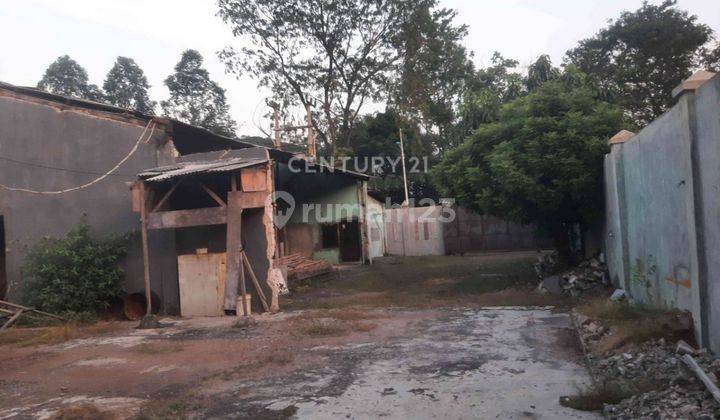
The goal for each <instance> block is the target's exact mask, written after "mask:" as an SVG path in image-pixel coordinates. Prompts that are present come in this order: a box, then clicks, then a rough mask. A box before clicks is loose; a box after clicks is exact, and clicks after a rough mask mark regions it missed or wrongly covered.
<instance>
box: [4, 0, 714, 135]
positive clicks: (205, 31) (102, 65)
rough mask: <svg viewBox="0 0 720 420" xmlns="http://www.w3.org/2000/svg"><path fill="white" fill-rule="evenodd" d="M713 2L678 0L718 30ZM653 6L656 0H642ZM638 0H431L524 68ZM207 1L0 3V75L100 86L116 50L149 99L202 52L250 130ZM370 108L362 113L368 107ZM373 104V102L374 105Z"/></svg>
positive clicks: (477, 48)
mask: <svg viewBox="0 0 720 420" xmlns="http://www.w3.org/2000/svg"><path fill="white" fill-rule="evenodd" d="M717 1H718V0H678V7H679V8H681V9H685V10H688V11H690V12H691V13H692V14H695V15H697V16H698V18H699V20H700V22H703V23H705V24H708V25H710V27H712V28H713V30H715V31H716V32H717V33H718V34H720V7H718V3H717ZM650 2H651V3H659V2H660V0H651V1H650ZM641 4H642V0H440V5H441V6H442V7H449V8H452V9H456V10H457V11H458V17H457V20H456V21H457V23H458V24H466V25H468V27H469V28H468V32H469V33H468V36H467V38H466V39H465V40H464V45H465V47H466V48H467V49H468V50H470V51H472V52H473V54H474V61H475V64H476V66H477V67H484V66H487V65H489V64H490V58H491V57H492V54H493V52H494V51H500V52H501V53H502V54H503V55H504V56H505V57H507V58H514V59H516V60H518V61H519V62H520V65H521V66H527V65H528V64H530V63H532V62H533V61H534V60H535V59H536V58H537V57H538V56H540V55H542V54H549V55H550V57H551V58H552V60H553V62H554V63H555V64H560V63H561V61H562V57H563V55H564V54H565V52H566V51H567V50H568V49H570V48H572V47H574V46H575V45H576V44H577V42H578V41H579V40H581V39H584V38H587V37H590V36H592V35H593V34H595V33H596V32H597V31H598V30H599V29H600V28H602V27H604V26H605V25H606V24H607V21H608V19H613V18H616V17H618V16H619V15H620V13H621V12H622V11H623V10H635V9H637V8H638V7H640V5H641ZM216 8H217V7H216V2H215V0H62V1H58V0H0V40H2V41H0V81H3V82H6V83H12V84H15V85H24V86H35V85H36V84H37V82H38V81H39V80H40V78H41V77H42V75H43V73H44V72H45V69H46V68H47V66H48V65H49V64H50V63H51V62H53V61H54V60H55V59H56V58H57V57H58V56H60V55H64V54H68V55H70V56H71V57H72V58H73V59H75V60H76V61H77V62H78V63H80V64H81V65H82V66H83V67H84V68H85V69H86V70H87V71H88V74H89V77H90V81H91V82H92V83H95V84H97V85H102V83H103V80H104V79H105V75H106V74H107V72H108V70H110V68H111V67H112V65H113V63H114V62H115V59H116V57H117V56H119V55H122V56H128V57H131V58H133V59H134V60H135V61H136V62H137V63H138V64H139V65H140V67H141V68H142V69H143V70H144V71H145V74H146V76H147V78H148V81H149V82H150V84H151V85H152V87H151V89H150V96H151V97H152V99H154V100H158V101H159V100H162V99H165V98H166V97H167V96H168V91H167V89H166V88H165V86H164V85H163V80H164V79H165V78H166V77H167V76H168V75H169V74H171V73H172V71H173V67H174V66H175V64H176V63H177V61H178V60H179V58H180V54H181V53H182V51H184V50H186V49H189V48H193V49H196V50H198V51H200V53H201V54H202V55H203V56H204V57H205V67H206V68H207V69H208V71H209V72H210V75H211V77H212V78H213V80H215V81H217V82H218V83H219V84H220V85H221V86H222V87H223V88H225V89H226V90H227V96H228V100H229V103H230V110H231V114H232V117H233V118H234V119H235V120H236V121H237V122H238V134H239V135H258V134H260V133H261V131H260V129H259V128H258V126H259V125H260V126H263V127H267V126H268V124H269V122H268V121H264V120H263V119H262V117H261V116H262V114H263V113H265V112H266V111H267V110H266V109H265V105H264V99H265V98H266V96H267V92H266V91H263V90H262V89H258V87H257V84H256V82H255V81H254V80H252V79H250V78H249V77H247V76H241V77H239V78H238V77H237V76H236V75H234V74H227V73H226V72H225V67H224V65H223V63H222V62H221V61H220V60H219V59H218V58H217V56H216V53H217V51H219V50H221V49H222V48H224V47H225V46H228V45H238V42H239V41H238V40H236V39H234V38H233V36H232V34H231V33H230V30H229V28H228V27H227V26H226V25H225V24H224V23H223V22H222V21H221V20H220V18H218V17H217V16H216V15H215V13H216ZM372 107H373V106H372V105H371V107H370V108H368V109H366V111H372V110H373V109H372ZM375 107H376V108H377V105H375Z"/></svg>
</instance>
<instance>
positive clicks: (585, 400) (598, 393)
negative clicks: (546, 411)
mask: <svg viewBox="0 0 720 420" xmlns="http://www.w3.org/2000/svg"><path fill="white" fill-rule="evenodd" d="M659 389H662V385H659V384H657V383H653V382H652V381H650V380H648V379H647V378H643V379H637V380H623V381H611V382H601V383H596V384H594V385H591V386H589V387H587V388H582V389H579V390H578V393H577V394H575V395H570V396H566V397H561V398H560V404H561V405H563V406H565V407H570V408H574V409H576V410H583V411H600V410H602V409H603V407H604V405H605V404H617V403H619V402H620V401H622V400H624V399H626V398H630V397H632V396H634V395H639V394H644V393H646V392H650V391H656V390H659Z"/></svg>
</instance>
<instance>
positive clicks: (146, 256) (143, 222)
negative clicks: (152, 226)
mask: <svg viewBox="0 0 720 420" xmlns="http://www.w3.org/2000/svg"><path fill="white" fill-rule="evenodd" d="M147 198H148V194H147V185H145V182H144V181H143V182H141V183H140V235H141V238H142V251H143V283H144V285H145V306H146V309H147V311H146V313H145V314H146V315H150V314H152V297H151V289H150V251H149V248H148V207H149V206H148V201H147Z"/></svg>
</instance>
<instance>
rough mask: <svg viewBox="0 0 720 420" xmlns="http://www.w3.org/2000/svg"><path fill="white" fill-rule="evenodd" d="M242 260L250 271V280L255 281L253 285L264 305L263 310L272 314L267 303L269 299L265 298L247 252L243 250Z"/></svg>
mask: <svg viewBox="0 0 720 420" xmlns="http://www.w3.org/2000/svg"><path fill="white" fill-rule="evenodd" d="M242 260H243V263H244V265H245V269H246V270H247V271H248V274H250V278H251V279H252V281H253V284H254V285H255V290H257V294H258V297H259V298H260V303H262V307H263V309H265V312H270V307H269V306H268V303H267V298H266V297H265V292H263V289H262V287H260V282H258V279H257V277H255V271H254V270H253V268H252V266H251V265H250V260H248V257H247V252H245V250H243V252H242Z"/></svg>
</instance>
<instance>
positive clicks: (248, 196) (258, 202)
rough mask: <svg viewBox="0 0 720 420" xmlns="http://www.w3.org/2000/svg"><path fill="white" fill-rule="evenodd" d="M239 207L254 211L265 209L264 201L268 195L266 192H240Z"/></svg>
mask: <svg viewBox="0 0 720 420" xmlns="http://www.w3.org/2000/svg"><path fill="white" fill-rule="evenodd" d="M239 194H240V205H241V206H242V208H244V209H256V208H262V207H265V201H266V200H267V197H268V195H269V193H268V192H267V191H254V192H241V193H239Z"/></svg>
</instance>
